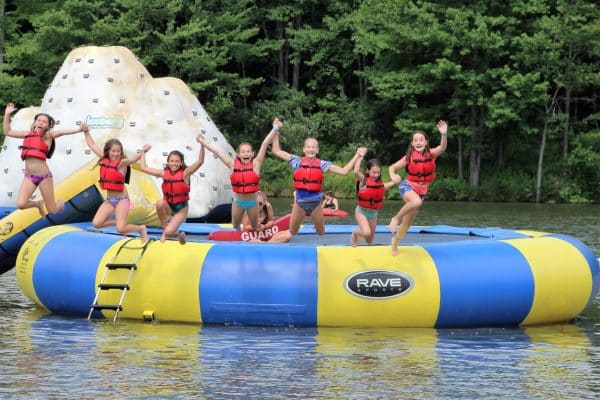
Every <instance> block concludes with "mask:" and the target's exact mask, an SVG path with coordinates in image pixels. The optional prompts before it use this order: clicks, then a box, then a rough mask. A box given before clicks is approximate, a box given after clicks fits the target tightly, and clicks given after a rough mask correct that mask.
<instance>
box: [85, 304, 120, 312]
mask: <svg viewBox="0 0 600 400" xmlns="http://www.w3.org/2000/svg"><path fill="white" fill-rule="evenodd" d="M91 308H92V309H93V310H113V311H123V306H120V305H118V304H92V306H91Z"/></svg>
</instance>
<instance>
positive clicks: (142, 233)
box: [140, 225, 148, 244]
mask: <svg viewBox="0 0 600 400" xmlns="http://www.w3.org/2000/svg"><path fill="white" fill-rule="evenodd" d="M140 240H141V241H142V244H146V242H147V241H148V231H147V230H146V225H142V230H141V231H140Z"/></svg>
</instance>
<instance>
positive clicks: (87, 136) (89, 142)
mask: <svg viewBox="0 0 600 400" xmlns="http://www.w3.org/2000/svg"><path fill="white" fill-rule="evenodd" d="M83 134H84V135H85V142H86V143H87V145H88V147H89V148H90V150H91V151H93V152H94V154H95V155H97V156H98V157H100V158H102V157H104V153H103V152H102V149H100V147H98V145H97V144H96V142H95V141H94V138H93V137H92V135H91V133H90V131H89V129H88V130H85V131H83Z"/></svg>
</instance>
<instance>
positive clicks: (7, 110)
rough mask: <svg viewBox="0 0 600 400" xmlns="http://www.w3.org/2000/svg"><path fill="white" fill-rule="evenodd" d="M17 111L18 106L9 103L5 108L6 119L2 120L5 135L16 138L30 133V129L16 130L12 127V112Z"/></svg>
mask: <svg viewBox="0 0 600 400" xmlns="http://www.w3.org/2000/svg"><path fill="white" fill-rule="evenodd" d="M15 111H17V107H15V105H14V104H13V103H8V104H7V105H6V108H5V109H4V121H3V122H2V129H3V131H4V136H10V137H15V138H24V137H25V136H27V135H28V134H29V132H28V131H16V130H13V129H10V114H12V113H14V112H15Z"/></svg>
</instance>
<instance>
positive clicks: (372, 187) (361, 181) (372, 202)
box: [350, 157, 400, 247]
mask: <svg viewBox="0 0 600 400" xmlns="http://www.w3.org/2000/svg"><path fill="white" fill-rule="evenodd" d="M361 161H362V157H360V158H359V159H358V160H357V161H356V164H354V175H355V176H356V198H357V199H356V203H357V205H356V210H355V211H354V216H355V217H356V222H357V223H358V228H359V229H357V230H354V231H352V237H351V240H350V242H351V243H352V247H356V246H357V245H358V243H359V242H360V240H361V239H364V240H365V242H367V244H371V243H373V237H374V236H375V227H376V226H377V214H378V213H379V209H380V208H381V206H383V198H384V197H385V191H386V190H387V189H389V188H391V187H392V186H394V185H397V184H398V183H400V180H399V179H398V180H397V182H394V181H389V182H383V181H382V180H381V163H380V162H379V160H377V159H375V158H373V159H371V160H369V161H367V169H366V170H365V172H364V173H363V172H360V164H361Z"/></svg>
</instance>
